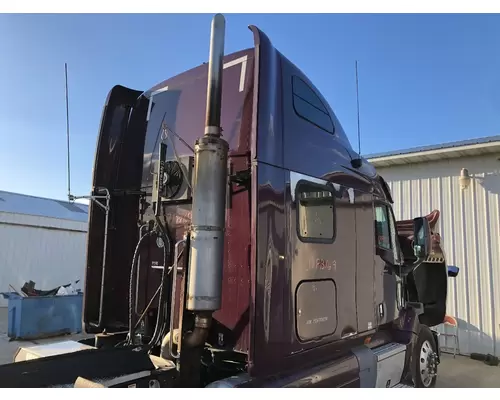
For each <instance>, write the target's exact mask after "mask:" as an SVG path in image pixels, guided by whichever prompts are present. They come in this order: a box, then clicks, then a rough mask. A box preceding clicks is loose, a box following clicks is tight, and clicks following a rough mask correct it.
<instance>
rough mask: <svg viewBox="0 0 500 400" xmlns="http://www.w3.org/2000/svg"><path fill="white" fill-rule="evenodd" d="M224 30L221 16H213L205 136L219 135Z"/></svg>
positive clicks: (224, 23) (224, 24)
mask: <svg viewBox="0 0 500 400" xmlns="http://www.w3.org/2000/svg"><path fill="white" fill-rule="evenodd" d="M225 30H226V20H225V19H224V16H223V15H222V14H217V15H215V16H214V18H213V19H212V31H211V35H210V55H209V61H208V85H207V112H206V118H205V135H214V136H220V135H221V129H220V115H221V108H222V71H223V62H224V36H225Z"/></svg>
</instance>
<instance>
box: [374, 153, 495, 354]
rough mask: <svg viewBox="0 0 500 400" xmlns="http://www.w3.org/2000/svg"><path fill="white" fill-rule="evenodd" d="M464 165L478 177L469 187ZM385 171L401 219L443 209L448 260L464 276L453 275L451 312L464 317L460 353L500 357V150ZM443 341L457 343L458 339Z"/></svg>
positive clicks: (441, 229) (442, 229) (450, 344)
mask: <svg viewBox="0 0 500 400" xmlns="http://www.w3.org/2000/svg"><path fill="white" fill-rule="evenodd" d="M462 168H467V169H468V170H469V173H470V174H471V176H475V178H474V179H472V181H471V184H470V187H469V188H468V189H467V190H465V191H462V190H460V185H459V174H460V170H461V169H462ZM379 173H380V174H381V175H382V176H384V178H385V179H386V180H387V182H388V184H389V186H390V188H391V190H392V194H393V198H394V203H395V204H394V211H395V216H396V218H397V219H408V218H412V217H416V216H421V215H425V214H428V213H429V212H431V211H432V210H433V209H439V210H440V211H441V218H440V221H439V228H438V229H439V232H440V233H441V236H442V239H443V243H444V248H445V252H446V256H447V262H448V264H449V265H456V266H458V267H460V274H459V276H458V277H457V278H450V279H449V290H448V311H447V313H448V314H449V315H452V316H454V317H455V318H457V320H458V321H459V347H460V353H462V354H470V353H472V352H477V353H491V354H496V355H497V356H500V200H499V197H500V161H499V155H498V154H497V155H492V156H481V157H474V158H472V157H470V158H469V157H467V158H461V159H457V160H443V161H437V162H427V163H425V164H413V165H406V166H395V167H389V168H379ZM439 330H441V332H443V331H444V327H442V326H440V327H439ZM451 331H452V330H451V329H450V328H448V327H447V328H446V332H447V333H449V332H451ZM442 341H443V345H445V346H446V347H453V338H446V339H445V338H444V337H442ZM444 342H446V343H444Z"/></svg>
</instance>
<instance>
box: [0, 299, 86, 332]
mask: <svg viewBox="0 0 500 400" xmlns="http://www.w3.org/2000/svg"><path fill="white" fill-rule="evenodd" d="M1 294H2V295H3V297H4V298H6V299H7V300H8V304H9V305H8V313H9V317H8V318H9V319H8V332H7V334H8V336H9V338H11V339H12V340H19V339H24V340H32V339H40V338H44V337H50V336H57V335H62V334H69V333H80V332H81V331H82V306H83V294H82V293H78V294H74V295H73V294H72V295H66V296H33V297H23V296H20V295H19V294H17V293H1Z"/></svg>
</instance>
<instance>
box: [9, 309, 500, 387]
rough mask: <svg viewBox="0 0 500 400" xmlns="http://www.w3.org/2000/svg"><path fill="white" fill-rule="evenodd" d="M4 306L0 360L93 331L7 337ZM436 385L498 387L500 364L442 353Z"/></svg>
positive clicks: (79, 337) (499, 383)
mask: <svg viewBox="0 0 500 400" xmlns="http://www.w3.org/2000/svg"><path fill="white" fill-rule="evenodd" d="M7 326H8V325H7V308H3V307H0V364H8V363H11V362H13V359H14V354H15V353H16V351H17V349H18V348H19V347H31V346H36V345H38V344H45V343H54V342H60V341H65V340H81V339H84V338H87V337H91V336H92V335H86V334H77V335H65V336H58V337H54V338H48V339H40V340H30V341H12V342H11V341H9V338H8V337H7ZM438 373H439V375H438V380H437V387H438V388H500V366H499V367H490V366H488V365H486V364H484V363H483V362H481V361H475V360H471V359H470V358H469V357H465V356H456V358H453V355H450V354H443V355H442V357H441V364H440V365H439V367H438Z"/></svg>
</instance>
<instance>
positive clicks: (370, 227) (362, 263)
mask: <svg viewBox="0 0 500 400" xmlns="http://www.w3.org/2000/svg"><path fill="white" fill-rule="evenodd" d="M354 194H355V200H354V202H355V205H356V207H355V211H356V310H357V319H358V331H359V332H360V333H362V332H365V331H369V330H371V329H375V328H376V327H377V324H378V321H377V317H376V304H375V286H376V283H377V282H379V285H380V278H381V275H380V271H379V272H378V273H379V275H380V276H377V277H376V276H375V259H374V256H375V226H374V224H373V215H374V209H373V195H372V194H371V193H364V192H361V191H358V190H355V191H354Z"/></svg>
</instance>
